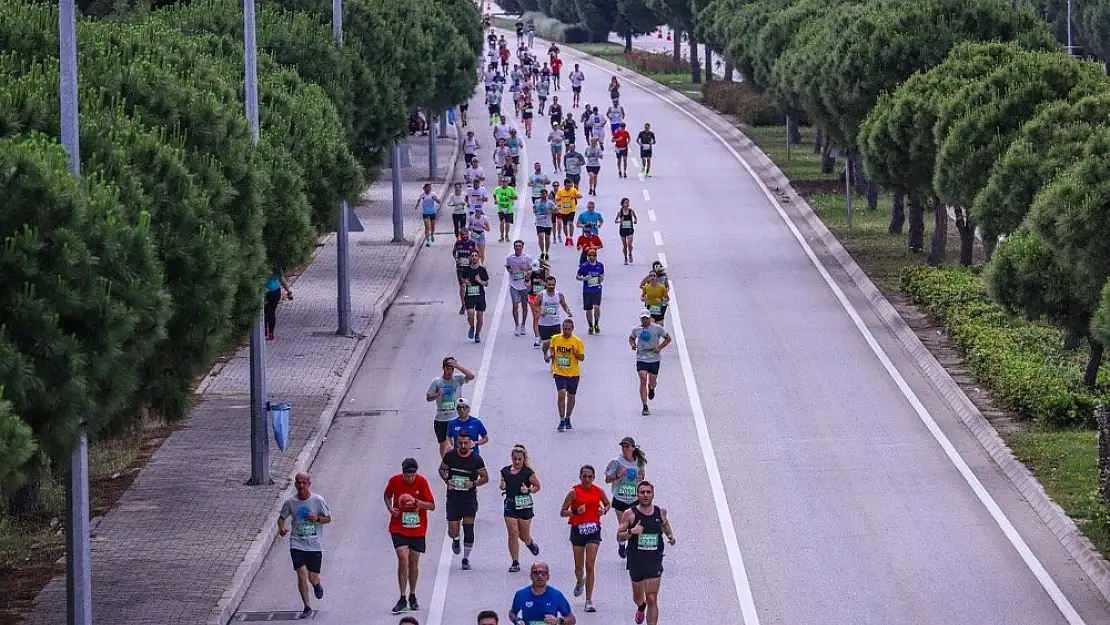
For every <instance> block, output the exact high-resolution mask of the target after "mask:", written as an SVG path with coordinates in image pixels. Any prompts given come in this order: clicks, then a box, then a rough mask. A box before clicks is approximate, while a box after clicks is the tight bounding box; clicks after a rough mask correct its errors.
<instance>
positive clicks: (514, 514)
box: [505, 499, 536, 521]
mask: <svg viewBox="0 0 1110 625" xmlns="http://www.w3.org/2000/svg"><path fill="white" fill-rule="evenodd" d="M534 516H536V511H535V510H534V509H532V508H524V509H523V510H517V509H516V508H515V507H513V505H512V504H511V503H509V500H508V499H506V500H505V518H506V519H521V520H523V521H528V520H531V519H532V517H534Z"/></svg>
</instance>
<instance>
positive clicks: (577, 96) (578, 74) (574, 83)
mask: <svg viewBox="0 0 1110 625" xmlns="http://www.w3.org/2000/svg"><path fill="white" fill-rule="evenodd" d="M569 78H570V90H571V92H573V93H574V102H573V103H572V104H571V107H572V108H578V105H579V101H580V100H581V98H582V81H583V80H585V79H586V75H585V74H583V73H582V70H581V69H579V68H578V63H575V64H574V71H573V72H571V73H570V76H569Z"/></svg>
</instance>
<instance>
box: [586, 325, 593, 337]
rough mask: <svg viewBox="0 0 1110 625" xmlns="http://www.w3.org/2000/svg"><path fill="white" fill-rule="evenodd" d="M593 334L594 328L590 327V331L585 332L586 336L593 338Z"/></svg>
mask: <svg viewBox="0 0 1110 625" xmlns="http://www.w3.org/2000/svg"><path fill="white" fill-rule="evenodd" d="M593 333H594V327H593V326H590V329H589V330H586V334H589V335H590V336H593Z"/></svg>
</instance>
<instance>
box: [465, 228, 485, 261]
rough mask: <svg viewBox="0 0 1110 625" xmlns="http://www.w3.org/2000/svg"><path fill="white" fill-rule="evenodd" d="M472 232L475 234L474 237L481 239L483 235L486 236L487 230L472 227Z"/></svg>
mask: <svg viewBox="0 0 1110 625" xmlns="http://www.w3.org/2000/svg"><path fill="white" fill-rule="evenodd" d="M470 234H472V235H474V237H475V238H477V239H481V238H482V237H483V236H485V234H486V231H485V230H475V229H473V228H471V229H470ZM467 262H470V261H467Z"/></svg>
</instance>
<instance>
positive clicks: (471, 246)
mask: <svg viewBox="0 0 1110 625" xmlns="http://www.w3.org/2000/svg"><path fill="white" fill-rule="evenodd" d="M476 249H478V244H477V243H475V242H474V241H472V240H470V239H467V240H465V241H455V249H454V250H452V252H453V253H454V255H455V266H456V267H458V268H459V269H462V268H463V267H468V266H469V265H470V253H471V252H473V251H474V250H476ZM452 410H453V409H452Z"/></svg>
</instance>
